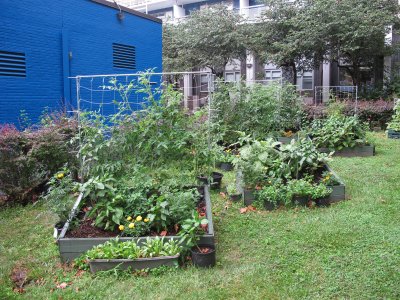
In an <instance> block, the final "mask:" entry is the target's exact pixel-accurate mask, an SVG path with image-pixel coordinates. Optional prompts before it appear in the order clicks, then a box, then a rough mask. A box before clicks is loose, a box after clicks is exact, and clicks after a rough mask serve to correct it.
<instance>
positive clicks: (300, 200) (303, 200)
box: [292, 196, 310, 206]
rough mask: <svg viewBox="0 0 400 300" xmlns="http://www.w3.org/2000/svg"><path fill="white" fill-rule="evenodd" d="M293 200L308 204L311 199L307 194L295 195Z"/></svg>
mask: <svg viewBox="0 0 400 300" xmlns="http://www.w3.org/2000/svg"><path fill="white" fill-rule="evenodd" d="M292 201H293V203H294V204H297V205H301V206H307V205H308V202H309V201H310V199H309V198H308V197H307V196H293V199H292Z"/></svg>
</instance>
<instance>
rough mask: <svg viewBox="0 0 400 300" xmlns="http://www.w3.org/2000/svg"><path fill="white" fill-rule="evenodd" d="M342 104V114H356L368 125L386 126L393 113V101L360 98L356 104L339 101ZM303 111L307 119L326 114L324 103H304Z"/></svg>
mask: <svg viewBox="0 0 400 300" xmlns="http://www.w3.org/2000/svg"><path fill="white" fill-rule="evenodd" d="M341 103H342V104H344V114H345V115H348V116H352V115H354V113H355V112H356V109H357V114H358V116H359V117H360V119H361V120H362V121H364V122H368V124H369V125H370V127H371V128H372V127H373V126H380V127H381V128H382V129H384V128H386V124H387V123H388V122H389V121H390V118H391V116H392V114H393V107H394V103H393V101H387V100H382V99H379V100H360V101H358V103H357V105H356V102H355V101H350V100H345V101H341ZM304 111H305V114H306V118H307V119H309V120H312V119H320V118H325V117H326V116H327V106H326V105H317V106H315V105H307V104H306V105H305V107H304Z"/></svg>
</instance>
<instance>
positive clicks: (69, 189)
mask: <svg viewBox="0 0 400 300" xmlns="http://www.w3.org/2000/svg"><path fill="white" fill-rule="evenodd" d="M48 185H49V187H48V189H47V192H46V194H45V195H44V197H43V199H44V200H45V202H46V205H47V206H48V207H49V210H50V211H53V212H54V213H55V214H56V215H57V216H58V218H59V219H60V221H61V222H65V221H66V220H67V219H68V216H69V213H70V210H71V208H72V206H73V204H74V202H75V201H76V194H75V193H74V192H76V191H77V189H78V185H77V183H76V182H75V181H74V179H73V178H72V174H71V172H70V171H69V170H68V169H66V168H64V169H63V170H61V171H59V172H57V173H56V174H55V175H54V176H53V177H52V178H51V179H50V180H49V183H48Z"/></svg>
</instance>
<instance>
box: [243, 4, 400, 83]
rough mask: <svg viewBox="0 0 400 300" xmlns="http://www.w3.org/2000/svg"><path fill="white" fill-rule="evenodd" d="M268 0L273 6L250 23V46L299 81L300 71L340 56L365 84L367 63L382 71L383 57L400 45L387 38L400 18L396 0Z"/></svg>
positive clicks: (352, 74) (269, 6) (355, 77)
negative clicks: (298, 74) (364, 71)
mask: <svg viewBox="0 0 400 300" xmlns="http://www.w3.org/2000/svg"><path fill="white" fill-rule="evenodd" d="M264 3H265V4H266V5H267V6H268V9H267V10H265V11H264V13H263V18H262V22H257V23H254V24H250V25H248V27H249V29H248V35H249V37H250V38H249V41H248V48H249V49H251V50H253V51H255V52H256V53H258V54H259V56H260V57H261V58H262V59H263V60H264V61H272V62H273V63H274V64H275V65H278V66H282V67H284V69H285V68H291V69H292V72H291V76H289V77H290V78H287V80H288V81H289V82H292V83H294V82H295V80H296V77H295V75H296V71H298V70H307V69H308V70H311V69H313V68H315V67H316V66H318V65H319V64H320V63H322V62H323V61H326V60H327V59H328V60H331V61H333V62H338V61H340V62H341V64H342V65H344V66H346V69H347V71H348V72H349V73H350V75H351V76H352V79H353V83H354V85H360V83H361V73H362V72H363V71H362V69H363V68H364V70H365V67H367V68H371V70H374V69H375V70H376V71H379V67H378V68H377V66H378V65H379V64H380V63H381V62H380V58H381V57H384V56H389V55H390V53H392V52H393V51H394V49H395V47H396V45H394V46H393V45H389V43H385V36H386V34H387V33H388V31H389V30H390V28H391V26H392V25H393V24H397V23H398V20H399V18H398V15H399V5H398V3H397V1H395V0H376V1H369V0H342V1H336V0H316V1H302V0H295V1H291V2H290V3H288V2H287V1H286V0H264ZM366 41H368V42H366ZM370 75H372V72H371V74H370ZM284 77H285V76H284ZM378 84H379V82H378ZM380 84H381V82H380Z"/></svg>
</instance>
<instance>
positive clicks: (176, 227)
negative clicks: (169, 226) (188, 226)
mask: <svg viewBox="0 0 400 300" xmlns="http://www.w3.org/2000/svg"><path fill="white" fill-rule="evenodd" d="M174 229H175V232H178V231H179V225H178V224H175V225H174Z"/></svg>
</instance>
